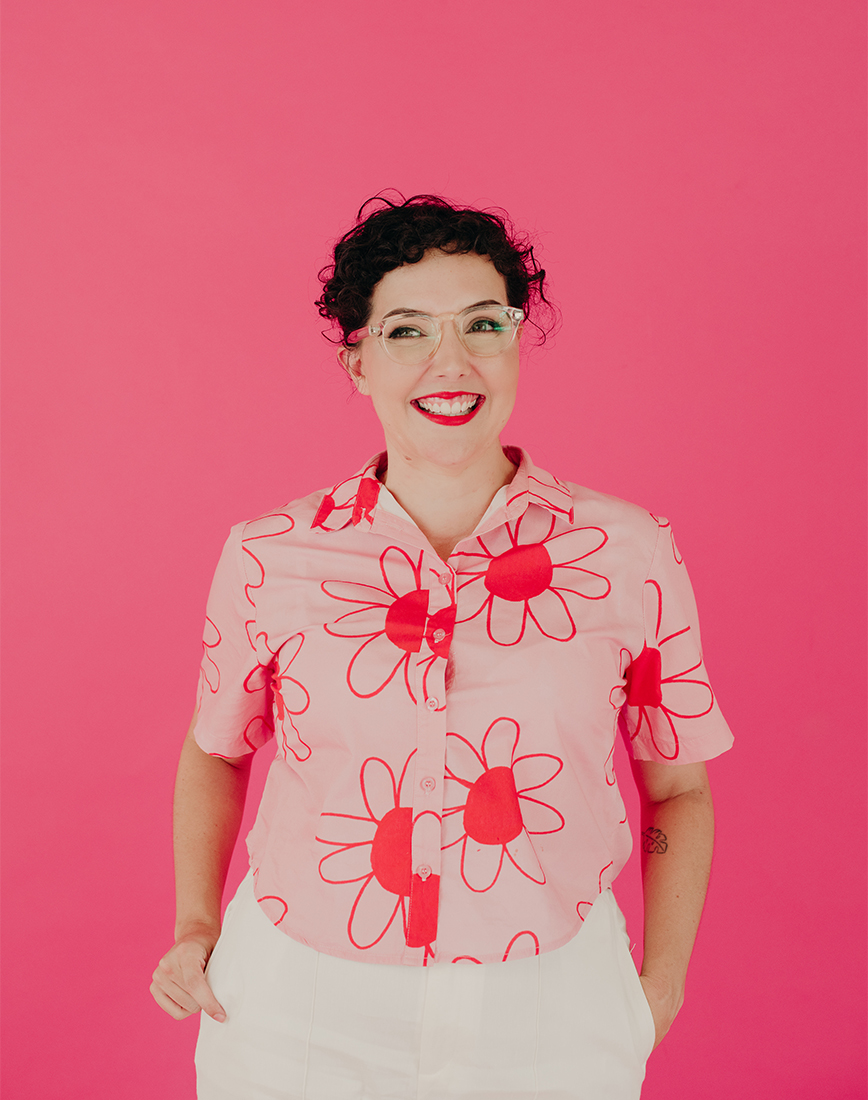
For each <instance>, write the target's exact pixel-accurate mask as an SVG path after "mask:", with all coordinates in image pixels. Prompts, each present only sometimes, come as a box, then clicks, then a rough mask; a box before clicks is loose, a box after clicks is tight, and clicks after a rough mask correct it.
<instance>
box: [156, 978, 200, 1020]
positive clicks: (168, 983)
mask: <svg viewBox="0 0 868 1100" xmlns="http://www.w3.org/2000/svg"><path fill="white" fill-rule="evenodd" d="M154 985H155V986H156V987H157V989H160V990H162V992H163V993H164V994H165V995H166V996H167V997H169V998H170V999H171V1000H173V1001H174V1002H175V1004H177V1005H178V1006H179V1007H180V1008H182V1009H184V1011H185V1012H186V1013H187V1014H188V1015H189V1014H190V1013H193V1012H198V1011H199V1009H200V1008H201V1005H200V1004H199V1002H198V1001H197V1000H196V998H195V997H194V996H193V994H192V993H191V992H190V990H189V988H188V985H187V982H186V980H185V979H184V978H183V976H182V975H180V974H179V975H177V977H173V976H172V975H171V974H166V973H165V972H163V971H161V970H160V969H159V968H157V970H156V971H155V972H154Z"/></svg>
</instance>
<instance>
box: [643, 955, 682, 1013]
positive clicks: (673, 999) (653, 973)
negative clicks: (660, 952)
mask: <svg viewBox="0 0 868 1100" xmlns="http://www.w3.org/2000/svg"><path fill="white" fill-rule="evenodd" d="M640 976H641V978H642V982H643V985H646V986H651V988H652V989H653V990H654V992H655V993H656V995H657V997H658V998H659V999H660V1001H662V1002H665V1003H666V1004H667V1005H668V1006H670V1009H671V1011H672V1014H673V1016H674V1015H675V1013H676V1012H678V1010H679V1009H680V1008H681V1006H682V1004H683V1003H684V977H683V975H679V974H674V973H671V972H668V971H666V970H663V969H657V968H654V967H652V966H649V967H646V966H645V965H644V964H643V966H642V970H641V975H640Z"/></svg>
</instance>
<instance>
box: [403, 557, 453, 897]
mask: <svg viewBox="0 0 868 1100" xmlns="http://www.w3.org/2000/svg"><path fill="white" fill-rule="evenodd" d="M429 575H430V581H429V582H427V583H429V584H430V589H429V592H430V602H429V614H431V613H433V612H434V611H435V610H441V609H442V607H448V606H450V604H451V603H452V597H451V592H450V591H449V589H448V588H446V587H445V586H444V587H441V586H440V584H438V580H439V577H438V576H437V575H436V574H435V573H434V572H433V571H432V572H431V573H430V574H429ZM447 580H448V583H449V584H451V581H452V578H451V576H449V577H448V578H447ZM424 583H426V582H424V581H423V584H424ZM445 636H446V635H445V631H444V632H443V637H444V638H445ZM439 641H442V639H440V640H439ZM439 641H438V642H437V644H439ZM427 656H430V653H429V654H428V655H427ZM419 657H420V658H422V660H419V661H416V662H414V666H415V667H414V681H415V683H414V694H415V696H416V700H417V702H416V754H415V756H414V758H413V767H414V776H415V782H414V783H413V785H412V788H411V789H412V791H413V832H412V837H411V866H412V868H413V874H414V876H418V878H419V879H421V881H422V882H423V883H429V882H431V880H432V877H433V878H435V879H437V878H439V875H440V855H441V853H440V845H441V839H442V834H441V819H442V814H443V795H444V784H443V782H442V777H443V774H444V771H445V765H446V710H445V707H443V700H445V698H446V677H445V673H446V661H445V660H443V659H441V658H438V659H437V660H435V661H433V662H430V663H429V662H427V661H425V659H424V658H425V657H426V654H425V653H424V652H423V653H420V654H419ZM426 672H427V675H426ZM423 676H424V686H423ZM412 904H413V902H412V901H411V905H412Z"/></svg>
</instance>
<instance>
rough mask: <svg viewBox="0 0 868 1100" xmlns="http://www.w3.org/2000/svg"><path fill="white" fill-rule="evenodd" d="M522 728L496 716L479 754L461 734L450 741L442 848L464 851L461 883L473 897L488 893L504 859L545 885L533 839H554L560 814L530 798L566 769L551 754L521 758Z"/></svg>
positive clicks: (448, 738)
mask: <svg viewBox="0 0 868 1100" xmlns="http://www.w3.org/2000/svg"><path fill="white" fill-rule="evenodd" d="M520 736H521V732H520V729H519V725H518V722H516V721H515V720H514V719H512V718H496V719H495V720H494V721H493V722H492V723H491V725H490V726H489V727H488V729H487V730H486V731H485V736H484V737H483V738H482V748H481V752H477V750H476V749H475V748H474V747H473V745H471V744H470V742H469V741H467V740H466V739H465V738H464V737H462V736H461V735H460V734H458V733H447V735H446V784H447V789H446V802H447V804H448V803H449V802H452V801H453V799H460V802H459V803H458V804H457V805H450V806H448V808H446V809H444V811H443V833H444V844H443V848H444V850H445V849H446V848H452V847H454V846H455V845H456V844H460V845H461V877H462V879H463V880H464V883H465V885H466V886H468V887H469V888H470V889H471V890H473V891H474V892H476V893H484V892H485V891H486V890H490V889H491V887H492V886H493V885H494V884H495V882H496V881H497V878H498V875H499V874H500V871H501V868H502V867H503V863H504V859H507V860H508V861H509V862H510V863H511V864H512V865H513V866H514V867H515V868H516V869H517V870H518V871H520V872H521V874H523V875H524V876H525V878H529V879H531V880H532V881H533V882H538V883H540V884H542V883H544V882H545V880H546V877H545V873H544V872H543V869H542V868H541V867H540V865H539V860H538V859H537V857H536V852H535V851H534V848H533V844H532V842H531V840H530V837H531V836H538V835H541V834H543V833H557V832H559V831H560V830H561V829H563V827H564V818H563V815H562V814H561V813H560V812H559V811H558V810H556V809H555V808H554V807H553V806H549V805H548V804H547V803H545V802H540V801H539V800H538V799H536V798H532V797H531V796H530V795H529V794H528V793H527V792H528V791H535V790H538V789H539V788H540V787H544V786H546V784H547V783H551V781H552V780H553V779H554V778H555V776H556V775H558V774H559V773H560V772H561V771H562V770H563V766H564V764H563V761H562V760H560V759H559V758H558V757H557V756H552V755H550V754H549V753H540V752H537V753H530V754H528V755H526V756H518V757H517V756H516V750H517V749H518V741H519V737H520Z"/></svg>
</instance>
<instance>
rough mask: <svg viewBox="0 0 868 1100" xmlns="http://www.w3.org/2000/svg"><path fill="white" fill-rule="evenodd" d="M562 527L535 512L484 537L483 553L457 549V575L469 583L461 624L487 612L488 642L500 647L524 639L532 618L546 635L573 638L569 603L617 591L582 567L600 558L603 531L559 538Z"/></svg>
mask: <svg viewBox="0 0 868 1100" xmlns="http://www.w3.org/2000/svg"><path fill="white" fill-rule="evenodd" d="M557 523H558V520H557V519H556V517H555V516H553V515H550V514H548V513H547V512H544V511H543V510H542V509H538V508H534V509H528V510H527V511H526V512H524V513H523V514H522V515H521V516H520V517H519V518H518V520H516V522H515V523H514V524H513V523H507V524H505V525H504V526H503V527H499V528H497V530H495V531H492V532H490V533H487V534H486V535H484V536H482V535H480V536H478V537H477V539H476V540H475V541H476V545H477V547H478V549H475V550H462V551H458V552H456V553H455V554H454V555H453V557H455V558H460V559H461V567H460V568H459V570H458V576H459V577H465V578H467V579H466V580H463V581H461V583H460V584H459V585H458V593H459V595H458V600H459V611H460V616H459V618H458V622H461V623H466V622H469V621H470V619H475V618H476V616H477V615H480V614H482V613H483V612H485V615H486V623H487V626H488V634H489V637H490V638H491V640H492V641H493V642H496V643H497V644H498V645H516V644H517V643H518V642H520V641H521V639H522V638H523V637H524V631H525V626H526V624H527V620H528V618H530V619H531V621H532V622H533V623H534V625H535V626H536V627H537V629H538V630H539V631H540V633H542V634H544V635H545V636H546V637H547V638H553V639H554V640H556V641H560V642H568V641H569V640H570V638H572V637H574V636H575V633H576V624H575V621H574V619H573V616H572V615H571V614H570V609H569V604H568V600H570V599H571V598H573V597H579V598H581V599H584V600H602V599H604V598H605V597H606V596H608V594H609V592H610V591H611V587H612V586H611V585H610V583H609V581H608V579H607V578H606V577H604V576H602V574H600V573H594V572H592V571H591V570H590V569H585V568H584V567H583V566H580V565H578V564H577V563H578V562H580V561H584V560H585V559H586V558H589V557H590V556H591V555H592V554H596V553H597V551H598V550H599V549H600V548H601V547H603V546H604V545H605V544H606V542H607V541H608V536H607V535H606V532H605V531H604V530H603V529H602V528H600V527H578V528H570V529H569V530H567V531H561V532H559V533H558V534H555V533H554V531H555V527H556V525H557Z"/></svg>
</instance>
